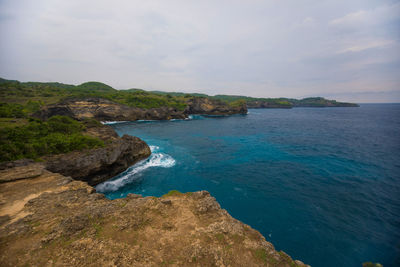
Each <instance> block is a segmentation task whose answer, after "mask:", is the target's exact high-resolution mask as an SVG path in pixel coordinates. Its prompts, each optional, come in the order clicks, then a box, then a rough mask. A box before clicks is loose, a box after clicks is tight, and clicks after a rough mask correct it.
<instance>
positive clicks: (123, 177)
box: [96, 146, 176, 193]
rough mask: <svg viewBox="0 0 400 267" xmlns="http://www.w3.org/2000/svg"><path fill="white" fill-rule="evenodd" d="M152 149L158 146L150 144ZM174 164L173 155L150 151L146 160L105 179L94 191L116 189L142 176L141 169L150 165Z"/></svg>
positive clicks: (101, 191)
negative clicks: (113, 177) (110, 178)
mask: <svg viewBox="0 0 400 267" xmlns="http://www.w3.org/2000/svg"><path fill="white" fill-rule="evenodd" d="M150 149H151V150H152V151H156V150H158V149H159V147H158V146H150ZM175 164H176V161H175V159H174V158H173V157H171V156H170V155H168V154H164V153H152V154H151V155H150V157H149V158H148V159H147V160H144V161H141V162H139V163H137V164H135V165H134V166H132V167H130V168H129V169H127V170H126V171H125V172H123V173H121V174H120V175H119V176H117V177H116V178H115V179H113V180H111V181H106V182H104V183H101V184H98V185H97V186H96V191H97V192H100V193H106V192H113V191H117V190H118V189H119V188H121V187H123V186H125V185H127V184H129V183H131V182H133V181H135V180H137V179H138V178H139V177H140V176H142V173H143V171H145V170H147V169H148V168H151V167H161V168H170V167H173V166H174V165H175Z"/></svg>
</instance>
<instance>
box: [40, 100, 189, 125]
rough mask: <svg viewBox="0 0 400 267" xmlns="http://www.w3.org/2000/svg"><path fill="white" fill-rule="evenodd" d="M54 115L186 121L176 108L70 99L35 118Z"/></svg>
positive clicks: (45, 108) (120, 119)
mask: <svg viewBox="0 0 400 267" xmlns="http://www.w3.org/2000/svg"><path fill="white" fill-rule="evenodd" d="M54 115H66V116H70V117H72V118H75V119H78V120H81V119H85V118H94V119H97V120H100V121H136V120H170V119H185V118H186V115H185V114H184V113H183V112H182V111H179V110H177V109H175V108H171V107H161V108H152V109H141V108H135V107H129V106H126V105H122V104H118V103H115V102H112V101H110V100H107V99H102V98H84V99H69V100H66V101H64V102H61V103H58V104H53V105H48V106H45V107H43V108H42V109H41V110H40V111H38V112H37V113H36V114H34V116H36V117H38V118H40V119H42V120H46V119H48V118H50V117H52V116H54Z"/></svg>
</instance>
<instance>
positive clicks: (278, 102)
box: [213, 95, 292, 108]
mask: <svg viewBox="0 0 400 267" xmlns="http://www.w3.org/2000/svg"><path fill="white" fill-rule="evenodd" d="M213 98H216V99H220V100H223V101H225V102H228V103H230V104H232V103H235V102H238V101H245V102H246V103H247V105H248V106H249V107H250V108H251V107H252V106H254V105H256V104H257V102H263V103H267V104H268V106H271V107H287V108H290V107H292V104H291V103H290V102H289V101H288V100H286V99H285V98H256V97H248V96H239V95H216V96H213Z"/></svg>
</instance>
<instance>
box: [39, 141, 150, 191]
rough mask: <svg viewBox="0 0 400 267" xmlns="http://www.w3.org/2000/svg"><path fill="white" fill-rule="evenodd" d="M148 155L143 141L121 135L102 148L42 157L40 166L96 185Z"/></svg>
mask: <svg viewBox="0 0 400 267" xmlns="http://www.w3.org/2000/svg"><path fill="white" fill-rule="evenodd" d="M150 154H151V151H150V148H149V146H148V145H147V144H146V143H145V142H144V141H143V140H141V139H140V138H138V137H133V136H129V135H124V136H123V137H122V138H117V139H115V140H114V141H112V143H111V144H107V145H106V146H105V147H103V148H96V149H91V150H89V151H76V152H71V153H67V154H60V155H54V156H49V157H46V158H45V162H44V164H45V167H46V169H47V170H49V171H52V172H56V173H61V174H63V175H66V176H71V177H72V178H74V179H77V180H82V181H86V182H88V183H89V184H90V185H96V184H99V183H101V182H104V181H106V180H108V179H110V178H112V177H114V176H115V175H117V174H118V173H121V172H123V171H125V170H126V169H127V168H129V167H130V166H132V165H133V164H135V163H136V162H138V161H140V160H143V159H145V158H147V157H148V156H150Z"/></svg>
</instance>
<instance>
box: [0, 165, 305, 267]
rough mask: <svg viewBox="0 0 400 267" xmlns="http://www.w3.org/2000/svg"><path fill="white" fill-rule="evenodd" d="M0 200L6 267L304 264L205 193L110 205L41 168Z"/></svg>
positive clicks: (0, 259)
mask: <svg viewBox="0 0 400 267" xmlns="http://www.w3.org/2000/svg"><path fill="white" fill-rule="evenodd" d="M26 167H27V168H30V169H35V168H36V167H30V166H29V165H28V166H26ZM27 170H28V169H27ZM20 171H21V170H20ZM8 172H9V173H15V170H14V169H8ZM2 175H5V173H2ZM9 175H11V174H9ZM0 200H1V202H0V265H1V266H5V267H6V266H164V265H171V266H307V265H305V264H303V263H302V262H300V261H294V260H292V258H291V257H290V256H288V255H287V254H286V253H284V252H283V251H280V252H278V251H276V250H275V248H274V246H273V245H272V244H271V243H269V242H267V241H266V240H265V238H264V237H263V236H262V235H261V234H260V233H259V232H258V231H256V230H254V229H252V228H251V227H250V226H248V225H245V224H243V223H241V222H240V221H238V220H236V219H234V218H232V217H231V216H230V215H229V214H228V212H226V211H225V210H223V209H221V207H220V206H219V204H218V203H217V201H216V200H215V198H213V197H212V196H210V194H209V193H208V192H206V191H200V192H194V193H186V194H182V193H179V192H177V191H175V192H170V193H168V194H167V195H165V196H163V197H161V198H155V197H142V196H140V195H134V194H129V195H128V196H127V197H126V198H124V199H115V200H109V199H107V198H105V197H104V195H102V194H98V193H95V190H94V189H93V188H92V187H90V186H88V185H87V184H86V183H85V182H81V181H74V180H72V179H70V178H68V177H65V176H62V175H60V174H57V173H52V172H49V171H46V170H44V171H43V173H42V174H41V175H39V176H37V177H35V178H30V179H23V180H21V179H16V180H14V181H12V182H7V183H2V184H0Z"/></svg>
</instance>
